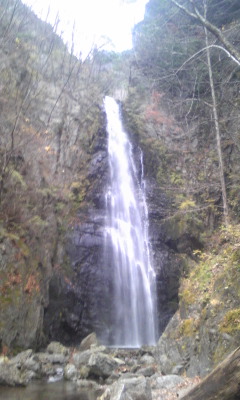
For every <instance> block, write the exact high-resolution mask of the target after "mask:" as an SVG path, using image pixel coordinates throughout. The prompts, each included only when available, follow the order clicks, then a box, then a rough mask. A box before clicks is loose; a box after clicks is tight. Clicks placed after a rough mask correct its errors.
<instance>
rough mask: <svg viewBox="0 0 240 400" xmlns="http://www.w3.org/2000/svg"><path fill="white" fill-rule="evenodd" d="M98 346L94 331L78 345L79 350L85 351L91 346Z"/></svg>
mask: <svg viewBox="0 0 240 400" xmlns="http://www.w3.org/2000/svg"><path fill="white" fill-rule="evenodd" d="M92 345H94V346H98V345H99V343H98V340H97V335H96V333H94V332H93V333H90V335H88V336H87V337H85V338H84V339H83V340H82V341H81V344H80V346H79V350H80V351H85V350H89V349H90V348H91V346H92Z"/></svg>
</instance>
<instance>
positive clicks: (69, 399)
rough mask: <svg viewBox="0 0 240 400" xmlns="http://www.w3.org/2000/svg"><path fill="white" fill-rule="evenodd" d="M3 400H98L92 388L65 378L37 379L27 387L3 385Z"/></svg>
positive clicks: (1, 396)
mask: <svg viewBox="0 0 240 400" xmlns="http://www.w3.org/2000/svg"><path fill="white" fill-rule="evenodd" d="M0 399H1V400H96V395H95V394H94V392H91V391H90V390H83V389H80V388H78V387H77V385H75V384H74V383H71V382H67V381H64V380H61V381H57V382H51V383H50V382H46V381H44V382H42V381H35V382H32V383H30V384H29V385H28V386H27V387H26V388H25V387H24V388H22V387H15V388H12V387H3V386H2V387H1V386H0Z"/></svg>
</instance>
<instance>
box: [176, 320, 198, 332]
mask: <svg viewBox="0 0 240 400" xmlns="http://www.w3.org/2000/svg"><path fill="white" fill-rule="evenodd" d="M196 331H197V327H196V323H195V321H194V319H193V318H189V319H185V320H184V321H183V322H182V324H181V325H180V327H179V335H180V336H193V335H194V334H195V333H196Z"/></svg>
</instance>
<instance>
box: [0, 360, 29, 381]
mask: <svg viewBox="0 0 240 400" xmlns="http://www.w3.org/2000/svg"><path fill="white" fill-rule="evenodd" d="M32 375H33V373H32V372H31V371H27V370H21V369H19V368H18V366H17V365H16V364H11V363H10V362H8V361H4V362H1V363H0V386H1V385H3V386H27V384H28V383H29V381H30V380H31V379H32Z"/></svg>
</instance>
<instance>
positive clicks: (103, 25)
mask: <svg viewBox="0 0 240 400" xmlns="http://www.w3.org/2000/svg"><path fill="white" fill-rule="evenodd" d="M22 1H23V3H25V4H27V5H29V6H31V7H32V9H33V11H34V12H35V13H36V14H37V15H38V16H40V17H41V18H42V19H44V20H46V18H47V21H48V22H50V23H53V22H54V20H55V18H56V14H57V12H59V19H60V23H59V26H58V33H59V34H61V36H62V37H63V39H64V41H65V42H68V43H69V44H70V43H71V42H72V28H73V24H74V21H75V35H74V48H75V53H76V54H79V52H80V51H81V52H82V53H83V56H86V55H87V54H88V52H89V51H90V49H91V48H92V47H93V44H97V46H98V47H99V46H101V45H102V44H105V43H108V45H105V47H104V48H106V49H108V50H114V51H123V50H127V49H130V48H131V47H132V37H131V30H132V28H133V26H134V24H136V23H137V22H139V21H141V20H142V19H143V16H144V11H145V5H146V3H147V2H148V0H22ZM48 10H49V11H50V12H49V13H48ZM47 15H48V17H47ZM109 39H110V41H111V42H112V45H111V46H110V44H109Z"/></svg>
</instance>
